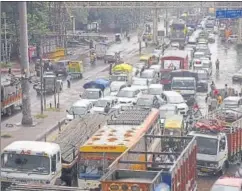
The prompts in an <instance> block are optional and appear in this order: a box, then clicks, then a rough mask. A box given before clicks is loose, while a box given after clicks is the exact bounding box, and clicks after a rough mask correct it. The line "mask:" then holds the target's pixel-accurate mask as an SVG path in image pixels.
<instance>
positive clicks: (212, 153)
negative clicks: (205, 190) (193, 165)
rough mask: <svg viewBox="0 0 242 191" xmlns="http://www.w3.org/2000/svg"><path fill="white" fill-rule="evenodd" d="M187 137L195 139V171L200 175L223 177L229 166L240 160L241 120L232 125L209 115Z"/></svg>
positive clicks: (241, 149) (241, 142) (213, 114)
mask: <svg viewBox="0 0 242 191" xmlns="http://www.w3.org/2000/svg"><path fill="white" fill-rule="evenodd" d="M194 126H195V129H194V130H193V131H191V132H190V133H189V136H195V137H196V139H197V147H198V148H197V170H198V172H199V174H201V175H208V174H211V175H215V174H220V175H223V174H224V173H225V172H226V170H227V168H228V166H229V164H230V163H232V164H234V163H236V162H237V161H240V160H241V151H242V139H241V138H242V119H239V120H237V121H235V122H233V123H232V124H228V123H226V122H224V121H221V120H218V119H217V113H216V112H215V113H210V115H209V116H205V119H201V120H199V121H198V122H197V123H196V124H195V125H194Z"/></svg>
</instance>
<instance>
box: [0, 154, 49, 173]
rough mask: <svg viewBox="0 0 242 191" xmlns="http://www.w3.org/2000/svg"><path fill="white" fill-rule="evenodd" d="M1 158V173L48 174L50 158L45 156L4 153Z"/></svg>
mask: <svg viewBox="0 0 242 191" xmlns="http://www.w3.org/2000/svg"><path fill="white" fill-rule="evenodd" d="M1 158H2V161H1V162H2V163H1V166H2V171H8V170H10V172H11V171H13V172H28V173H35V174H49V173H50V158H49V157H47V156H39V155H23V154H14V153H4V154H2V156H1Z"/></svg>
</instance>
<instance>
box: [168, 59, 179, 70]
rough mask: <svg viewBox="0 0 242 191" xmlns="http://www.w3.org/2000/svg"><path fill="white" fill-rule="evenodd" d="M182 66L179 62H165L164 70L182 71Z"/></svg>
mask: <svg viewBox="0 0 242 191" xmlns="http://www.w3.org/2000/svg"><path fill="white" fill-rule="evenodd" d="M180 66H181V63H180V61H179V60H164V69H174V68H176V69H180Z"/></svg>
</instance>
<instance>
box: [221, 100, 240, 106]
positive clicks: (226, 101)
mask: <svg viewBox="0 0 242 191" xmlns="http://www.w3.org/2000/svg"><path fill="white" fill-rule="evenodd" d="M224 107H225V108H237V107H238V102H236V101H231V100H229V101H228V100H224Z"/></svg>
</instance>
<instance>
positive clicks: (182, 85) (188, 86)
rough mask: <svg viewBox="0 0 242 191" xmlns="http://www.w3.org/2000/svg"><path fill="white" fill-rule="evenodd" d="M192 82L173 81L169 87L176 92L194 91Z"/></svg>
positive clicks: (193, 82)
mask: <svg viewBox="0 0 242 191" xmlns="http://www.w3.org/2000/svg"><path fill="white" fill-rule="evenodd" d="M195 86H196V85H195V81H194V80H173V81H172V84H171V87H172V89H176V90H194V89H195Z"/></svg>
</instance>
